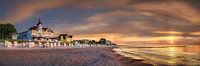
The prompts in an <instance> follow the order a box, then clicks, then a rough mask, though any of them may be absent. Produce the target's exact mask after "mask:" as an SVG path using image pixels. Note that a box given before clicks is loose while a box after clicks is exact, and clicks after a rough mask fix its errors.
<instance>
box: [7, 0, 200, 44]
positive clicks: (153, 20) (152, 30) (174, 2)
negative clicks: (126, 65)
mask: <svg viewBox="0 0 200 66" xmlns="http://www.w3.org/2000/svg"><path fill="white" fill-rule="evenodd" d="M199 3H200V2H199V1H191V0H190V1H188V0H165V1H163V0H42V1H41V0H35V1H31V2H26V3H24V2H22V3H19V4H17V5H16V6H15V7H14V8H13V10H12V11H11V13H10V14H9V15H8V16H7V19H10V20H12V21H13V22H15V23H19V22H23V21H24V20H27V19H29V18H31V17H36V16H37V15H38V14H41V13H40V12H41V11H45V10H47V11H48V10H54V9H56V8H61V7H66V6H67V7H72V8H75V9H79V10H81V9H88V10H92V11H94V10H93V9H97V10H98V9H99V11H100V12H97V13H95V14H92V15H90V16H87V17H83V19H82V20H80V21H76V19H75V20H73V19H72V20H70V23H69V22H62V23H61V22H58V23H57V22H56V23H55V24H54V25H53V26H51V27H52V28H54V29H55V30H58V31H59V32H60V33H65V32H67V33H71V34H75V35H79V36H80V37H79V38H81V37H82V35H85V36H90V37H93V38H96V37H107V38H109V39H113V40H114V39H115V38H123V39H122V40H124V41H127V42H129V41H134V40H138V41H139V40H141V41H143V40H142V39H147V40H150V39H163V38H158V37H163V36H164V37H165V36H169V35H171V34H173V35H176V36H184V37H200V36H199V35H196V34H198V33H195V32H198V31H200V28H199V27H200V19H199V18H200V11H199V10H200V9H199V8H198V7H199ZM101 11H102V12H101ZM60 16H63V15H60ZM47 17H48V16H47ZM62 19H63V20H58V21H65V19H66V18H62ZM63 28H65V29H63ZM102 34H103V35H102ZM95 35H97V36H96V37H95ZM85 36H84V37H85ZM128 39H132V40H128ZM115 40H116V39H115ZM118 40H120V39H118ZM118 40H116V41H118Z"/></svg>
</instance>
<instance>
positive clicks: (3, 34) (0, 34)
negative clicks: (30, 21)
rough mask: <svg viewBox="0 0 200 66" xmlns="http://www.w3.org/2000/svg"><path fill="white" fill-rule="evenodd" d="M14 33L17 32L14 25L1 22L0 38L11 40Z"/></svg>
mask: <svg viewBox="0 0 200 66" xmlns="http://www.w3.org/2000/svg"><path fill="white" fill-rule="evenodd" d="M13 33H17V30H16V28H15V26H14V25H12V24H10V23H7V24H0V40H11V39H12V34H13Z"/></svg>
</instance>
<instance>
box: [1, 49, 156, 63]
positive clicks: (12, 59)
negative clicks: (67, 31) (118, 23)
mask: <svg viewBox="0 0 200 66" xmlns="http://www.w3.org/2000/svg"><path fill="white" fill-rule="evenodd" d="M143 61H144V60H140V59H132V58H129V57H125V56H122V55H120V54H116V53H115V51H114V50H112V47H89V48H54V49H46V48H45V49H42V50H41V49H37V50H0V65H1V66H27V65H28V66H30V65H31V66H46V65H47V66H56V65H58V66H72V65H73V66H153V65H152V64H149V63H144V62H143Z"/></svg>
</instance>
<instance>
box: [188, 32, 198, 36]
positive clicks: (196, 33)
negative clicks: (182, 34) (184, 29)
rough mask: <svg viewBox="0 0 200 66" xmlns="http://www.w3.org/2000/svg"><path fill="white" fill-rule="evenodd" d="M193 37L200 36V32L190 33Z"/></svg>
mask: <svg viewBox="0 0 200 66" xmlns="http://www.w3.org/2000/svg"><path fill="white" fill-rule="evenodd" d="M190 34H191V35H196V36H200V32H192V33H190Z"/></svg>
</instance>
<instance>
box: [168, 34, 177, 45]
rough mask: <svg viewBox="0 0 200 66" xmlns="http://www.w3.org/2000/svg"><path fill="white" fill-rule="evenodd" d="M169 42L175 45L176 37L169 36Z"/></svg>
mask: <svg viewBox="0 0 200 66" xmlns="http://www.w3.org/2000/svg"><path fill="white" fill-rule="evenodd" d="M168 40H169V41H170V42H169V43H170V44H174V41H175V40H176V36H169V37H168Z"/></svg>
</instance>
